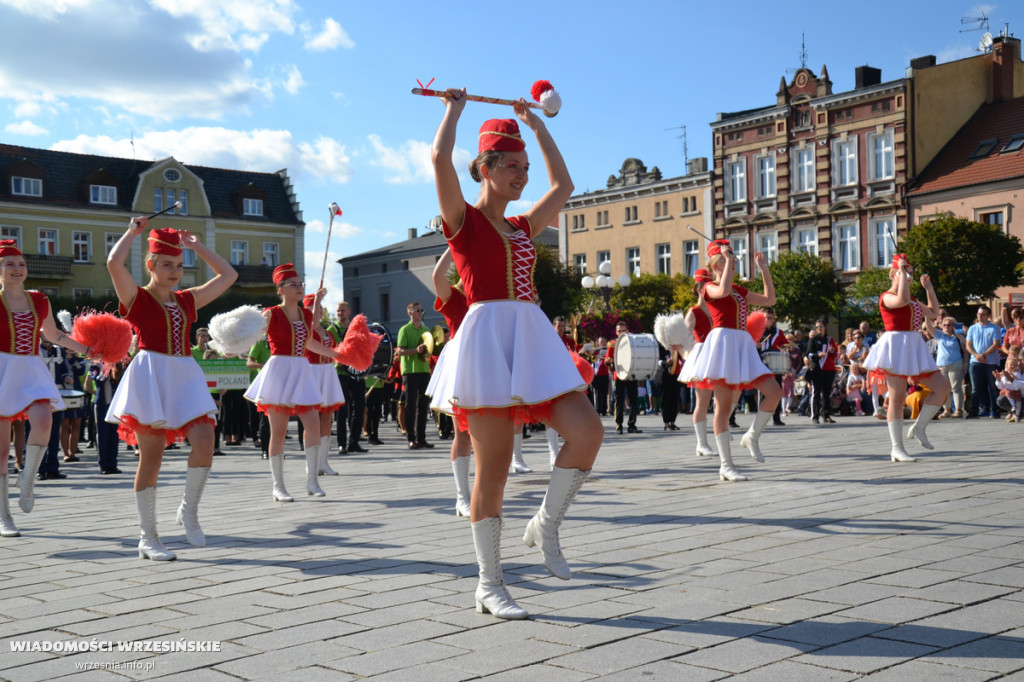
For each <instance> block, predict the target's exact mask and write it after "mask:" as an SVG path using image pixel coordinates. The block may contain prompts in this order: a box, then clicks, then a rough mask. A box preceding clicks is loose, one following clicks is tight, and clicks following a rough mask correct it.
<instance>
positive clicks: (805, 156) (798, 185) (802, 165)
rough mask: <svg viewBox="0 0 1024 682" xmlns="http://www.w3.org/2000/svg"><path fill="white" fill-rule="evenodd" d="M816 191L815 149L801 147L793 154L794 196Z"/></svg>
mask: <svg viewBox="0 0 1024 682" xmlns="http://www.w3.org/2000/svg"><path fill="white" fill-rule="evenodd" d="M814 189H815V173H814V147H800V148H798V149H796V150H795V151H794V152H793V194H803V193H804V192H813V191H814Z"/></svg>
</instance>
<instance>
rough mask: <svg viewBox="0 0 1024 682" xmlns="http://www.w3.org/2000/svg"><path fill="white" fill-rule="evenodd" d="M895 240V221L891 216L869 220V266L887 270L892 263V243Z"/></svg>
mask: <svg viewBox="0 0 1024 682" xmlns="http://www.w3.org/2000/svg"><path fill="white" fill-rule="evenodd" d="M895 239H896V227H895V220H894V218H893V217H892V216H888V217H885V218H872V219H871V264H872V265H874V266H875V267H876V268H887V267H889V264H890V263H892V256H893V241H894V240H895Z"/></svg>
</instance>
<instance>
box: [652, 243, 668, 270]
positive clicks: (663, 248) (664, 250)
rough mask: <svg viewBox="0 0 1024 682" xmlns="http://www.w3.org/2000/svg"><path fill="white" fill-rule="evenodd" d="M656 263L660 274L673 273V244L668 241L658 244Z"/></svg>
mask: <svg viewBox="0 0 1024 682" xmlns="http://www.w3.org/2000/svg"><path fill="white" fill-rule="evenodd" d="M654 251H655V254H656V259H655V260H656V263H657V265H658V274H659V275H671V274H672V245H671V244H668V243H664V244H657V245H656V246H655V247H654Z"/></svg>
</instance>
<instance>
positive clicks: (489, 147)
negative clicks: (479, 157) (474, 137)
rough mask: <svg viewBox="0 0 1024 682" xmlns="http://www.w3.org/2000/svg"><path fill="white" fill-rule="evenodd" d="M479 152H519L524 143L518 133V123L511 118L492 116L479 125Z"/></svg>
mask: <svg viewBox="0 0 1024 682" xmlns="http://www.w3.org/2000/svg"><path fill="white" fill-rule="evenodd" d="M479 138H480V142H479V147H480V148H479V152H480V153H481V154H482V153H483V152H486V151H496V152H521V151H523V149H525V148H526V143H525V142H523V138H522V137H521V136H520V135H519V124H518V123H516V121H515V119H512V118H492V119H491V120H489V121H484V124H483V125H482V126H480V135H479Z"/></svg>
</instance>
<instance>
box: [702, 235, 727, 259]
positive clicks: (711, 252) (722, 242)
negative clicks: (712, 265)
mask: <svg viewBox="0 0 1024 682" xmlns="http://www.w3.org/2000/svg"><path fill="white" fill-rule="evenodd" d="M726 246H731V245H730V244H729V240H728V239H715V240H714V241H711V242H708V258H711V257H712V256H717V255H718V254H720V253H722V248H723V247H726Z"/></svg>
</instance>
